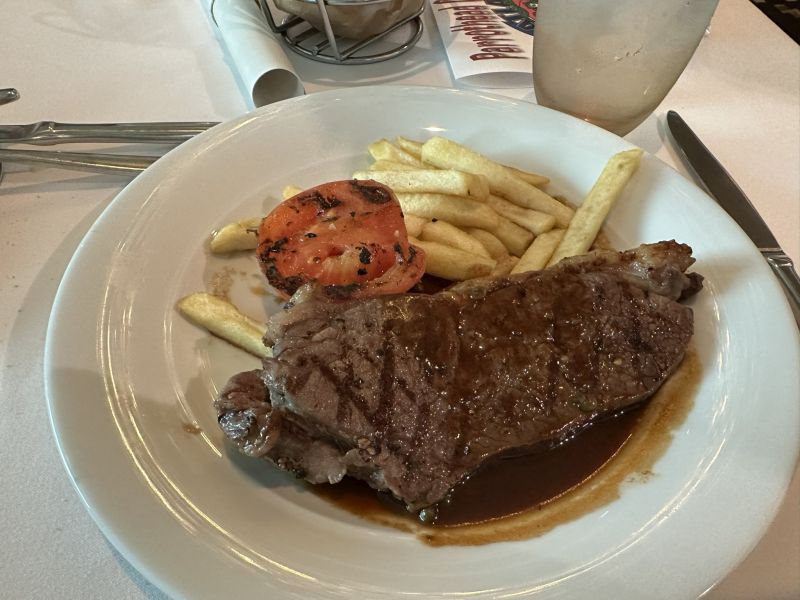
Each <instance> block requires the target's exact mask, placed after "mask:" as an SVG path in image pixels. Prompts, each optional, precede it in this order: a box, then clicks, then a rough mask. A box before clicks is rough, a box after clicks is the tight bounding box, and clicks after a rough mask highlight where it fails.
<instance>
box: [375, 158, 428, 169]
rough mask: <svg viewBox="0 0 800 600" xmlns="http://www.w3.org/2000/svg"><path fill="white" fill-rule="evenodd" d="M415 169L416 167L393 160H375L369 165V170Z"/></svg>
mask: <svg viewBox="0 0 800 600" xmlns="http://www.w3.org/2000/svg"><path fill="white" fill-rule="evenodd" d="M416 169H417V167H412V166H411V165H407V164H405V163H401V162H396V161H394V160H376V161H375V162H374V163H372V164H371V165H370V166H369V170H370V171H415V170H416Z"/></svg>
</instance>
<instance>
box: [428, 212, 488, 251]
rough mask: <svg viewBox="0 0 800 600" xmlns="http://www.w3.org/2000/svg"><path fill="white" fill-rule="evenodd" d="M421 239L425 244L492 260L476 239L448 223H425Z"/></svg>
mask: <svg viewBox="0 0 800 600" xmlns="http://www.w3.org/2000/svg"><path fill="white" fill-rule="evenodd" d="M420 239H421V240H422V241H424V242H438V243H439V244H444V245H445V246H450V247H451V248H458V249H459V250H463V251H464V252H469V253H470V254H475V255H478V256H483V257H485V258H491V256H489V252H488V251H487V250H486V248H484V247H483V244H481V243H480V242H479V241H478V240H477V239H476V238H474V237H472V236H471V235H470V234H468V233H466V232H465V231H461V230H460V229H459V228H458V227H456V226H455V225H451V224H450V223H448V222H446V221H438V220H437V221H429V222H428V223H425V225H424V226H423V227H422V235H421V237H420Z"/></svg>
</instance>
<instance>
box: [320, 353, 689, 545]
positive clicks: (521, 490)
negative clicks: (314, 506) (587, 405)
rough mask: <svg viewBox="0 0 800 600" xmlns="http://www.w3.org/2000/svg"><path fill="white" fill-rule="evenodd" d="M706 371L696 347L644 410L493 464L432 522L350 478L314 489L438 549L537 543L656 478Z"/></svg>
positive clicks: (458, 489)
mask: <svg viewBox="0 0 800 600" xmlns="http://www.w3.org/2000/svg"><path fill="white" fill-rule="evenodd" d="M700 372H701V370H700V362H699V360H698V357H697V354H696V353H695V352H694V350H693V349H691V348H690V349H689V351H688V352H687V354H686V357H685V358H684V360H683V362H682V363H681V365H680V367H679V368H678V370H677V371H676V372H675V373H674V374H673V375H672V376H671V377H670V379H669V380H668V381H667V382H666V383H665V384H664V385H663V386H662V387H661V389H660V390H659V391H658V392H657V393H656V394H655V395H654V396H653V397H652V398H651V399H650V400H649V401H648V402H647V403H645V404H644V405H643V406H640V407H637V408H634V409H632V410H629V411H627V412H626V413H623V414H620V415H616V416H613V417H609V418H606V419H603V420H602V421H599V422H597V423H595V424H594V425H591V426H590V427H588V428H587V429H586V430H585V431H583V432H582V433H581V434H580V435H577V436H575V437H574V438H573V439H571V440H569V441H567V442H564V443H563V444H561V445H559V446H556V447H554V448H551V449H547V450H539V451H533V452H530V453H527V454H519V455H516V456H508V457H503V458H498V459H495V460H493V461H491V462H489V463H488V464H486V465H485V466H484V467H482V468H481V469H479V470H478V471H477V472H475V473H474V474H473V475H471V476H470V477H469V478H468V479H467V480H466V481H464V482H462V483H460V484H459V485H458V486H457V487H456V488H454V490H453V492H452V493H451V495H450V497H449V498H448V500H446V501H445V502H442V503H440V505H439V506H438V510H437V511H436V514H435V518H433V519H432V522H429V523H424V522H422V521H421V520H419V519H418V518H417V517H416V515H413V514H410V513H408V512H406V511H405V509H404V508H403V507H402V506H401V505H400V503H398V502H396V501H394V500H393V499H392V498H390V497H387V496H386V495H381V494H377V493H376V492H375V491H374V490H372V489H370V488H369V486H367V485H366V484H365V483H363V482H360V481H356V480H354V479H351V478H349V477H346V478H345V479H344V481H342V482H341V483H338V484H336V485H309V486H308V487H309V489H311V490H312V491H313V492H314V493H315V494H317V495H318V496H320V497H321V498H324V499H325V500H327V501H329V502H331V503H333V504H335V505H336V506H338V507H340V508H342V509H344V510H347V511H348V512H351V513H353V514H356V515H358V516H360V517H362V518H365V519H367V520H369V521H372V522H375V523H379V524H382V525H386V526H390V527H394V528H397V529H401V530H404V531H409V532H413V533H415V534H416V535H417V536H418V537H419V538H420V539H421V540H423V541H424V542H426V543H428V544H431V545H437V546H438V545H474V544H485V543H490V542H496V541H507V540H514V539H524V538H529V537H534V536H536V535H540V534H542V533H545V532H547V531H549V530H550V529H552V528H553V527H555V526H556V525H558V524H560V523H563V522H566V521H569V520H572V519H575V518H578V517H580V516H582V515H583V514H586V513H589V512H591V511H592V510H595V509H597V508H599V507H601V506H603V505H605V504H608V503H610V502H611V501H613V500H614V499H616V498H617V497H619V495H620V492H621V487H622V485H623V484H624V483H639V482H644V481H646V480H647V479H648V478H649V477H651V476H653V470H652V468H653V465H654V464H655V462H656V461H657V460H658V458H660V457H661V456H662V454H663V453H664V451H665V450H666V449H667V447H668V446H669V443H670V441H671V439H672V435H673V434H672V432H673V431H674V430H675V429H676V428H677V427H678V426H680V424H681V423H682V422H683V421H684V419H685V418H686V415H687V414H688V412H689V410H690V409H691V407H692V405H693V398H694V392H695V389H696V387H697V384H698V382H699V379H700Z"/></svg>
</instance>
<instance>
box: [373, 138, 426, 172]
mask: <svg viewBox="0 0 800 600" xmlns="http://www.w3.org/2000/svg"><path fill="white" fill-rule="evenodd" d="M367 150H369V153H370V154H371V155H372V158H374V159H375V160H393V161H395V162H399V163H404V164H407V165H410V166H412V167H415V168H417V169H424V168H426V167H425V165H424V164H423V162H422V161H421V160H419V159H418V158H414V156H413V155H411V154H409V153H408V152H406V151H405V150H403V149H401V148H398V147H397V146H395V145H394V144H392V143H391V142H390V141H389V140H378V141H377V142H374V143H372V144H370V145H369V146H367Z"/></svg>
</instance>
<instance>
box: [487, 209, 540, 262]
mask: <svg viewBox="0 0 800 600" xmlns="http://www.w3.org/2000/svg"><path fill="white" fill-rule="evenodd" d="M495 214H497V213H495ZM482 229H486V230H487V231H489V233H492V234H494V235H495V236H496V237H497V238H498V239H499V240H500V241H501V242H503V245H504V246H505V247H506V248H508V251H509V252H510V253H511V254H513V255H514V256H522V255H523V253H524V252H525V250H527V248H528V246H530V245H531V242H532V241H533V234H532V233H531V232H530V231H528V230H527V229H523V228H522V227H520V226H519V225H517V224H516V223H512V222H511V221H509V220H508V219H506V218H505V217H503V216H501V215H497V224H496V225H495V226H493V227H483V228H482Z"/></svg>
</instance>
